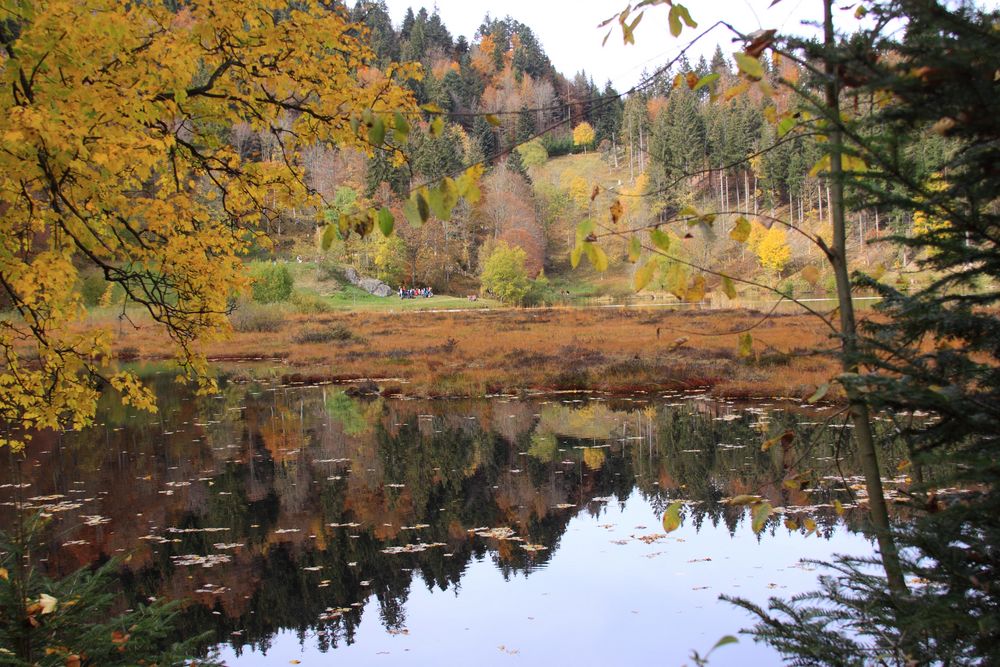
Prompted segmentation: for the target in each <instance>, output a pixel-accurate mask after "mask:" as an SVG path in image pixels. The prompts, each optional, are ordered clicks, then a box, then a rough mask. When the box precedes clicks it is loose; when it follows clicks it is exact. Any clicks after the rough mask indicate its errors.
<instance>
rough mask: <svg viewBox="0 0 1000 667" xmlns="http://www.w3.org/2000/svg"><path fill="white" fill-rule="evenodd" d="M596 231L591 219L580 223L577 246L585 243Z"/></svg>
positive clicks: (577, 232)
mask: <svg viewBox="0 0 1000 667" xmlns="http://www.w3.org/2000/svg"><path fill="white" fill-rule="evenodd" d="M593 231H594V221H593V220H591V219H590V218H585V219H583V220H581V221H580V223H579V224H578V225H577V226H576V242H577V245H579V244H580V243H583V241H584V239H586V238H587V237H588V236H590V234H591V232H593Z"/></svg>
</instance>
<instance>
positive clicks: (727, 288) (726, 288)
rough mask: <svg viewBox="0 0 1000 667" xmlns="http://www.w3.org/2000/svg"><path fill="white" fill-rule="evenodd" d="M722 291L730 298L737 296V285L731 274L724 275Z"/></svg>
mask: <svg viewBox="0 0 1000 667" xmlns="http://www.w3.org/2000/svg"><path fill="white" fill-rule="evenodd" d="M722 293H723V294H725V295H726V296H727V297H728V298H730V299H735V298H736V285H734V284H733V279H732V278H730V277H729V276H722Z"/></svg>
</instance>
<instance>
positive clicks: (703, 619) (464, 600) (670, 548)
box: [222, 493, 873, 667]
mask: <svg viewBox="0 0 1000 667" xmlns="http://www.w3.org/2000/svg"><path fill="white" fill-rule="evenodd" d="M570 511H572V510H570ZM608 524H611V526H608ZM639 526H645V527H644V528H639ZM770 529H771V527H770V526H769V530H770ZM774 531H775V533H774V535H769V534H766V533H765V534H764V536H763V537H762V539H760V540H759V541H758V539H757V537H756V536H755V535H754V534H753V533H752V531H751V530H750V526H749V524H748V523H746V522H744V523H741V524H740V526H739V527H738V528H737V530H736V533H735V535H733V536H730V535H729V531H728V530H727V529H726V528H725V526H720V527H717V528H715V527H712V526H711V525H710V524H708V523H706V524H705V525H704V526H702V529H701V531H700V532H695V530H694V528H693V527H691V526H690V525H687V524H686V525H685V526H682V527H681V528H680V529H679V530H677V531H676V532H674V533H672V534H671V535H670V536H668V537H665V538H663V539H661V540H659V541H656V542H653V543H652V544H645V543H643V542H641V541H639V540H637V539H634V538H632V537H631V536H637V537H638V536H643V535H650V534H654V533H662V526H661V525H660V523H659V521H658V519H657V517H656V514H655V513H654V511H653V509H652V508H651V507H650V506H649V505H648V504H647V503H646V502H645V501H644V500H643V499H642V498H641V496H639V494H638V493H633V495H632V497H631V498H630V500H629V502H628V503H627V505H626V507H625V508H624V510H621V509H619V506H618V504H617V503H616V502H611V503H609V504H608V505H607V506H606V510H605V511H604V512H602V513H601V515H600V516H599V517H596V518H595V517H591V516H589V515H586V514H580V515H578V516H576V517H575V518H574V519H573V520H572V521H571V522H570V524H569V528H568V530H567V531H566V533H565V534H564V535H563V536H562V538H561V541H560V544H559V547H558V549H557V551H556V553H555V554H554V555H553V557H552V560H551V561H550V562H549V563H548V564H547V565H546V567H544V568H543V569H539V570H536V571H534V572H532V573H531V574H530V575H529V576H528V577H525V576H524V575H523V574H514V575H513V576H512V577H511V579H510V580H509V581H504V579H503V576H502V574H501V573H500V571H498V570H497V568H496V567H495V565H494V564H493V563H492V562H491V561H490V560H489V559H486V560H483V561H474V562H472V563H471V564H470V565H469V567H468V568H467V570H466V572H465V573H464V575H463V576H462V580H461V585H460V588H459V589H458V590H457V591H456V590H453V589H449V590H447V591H440V590H437V589H435V590H434V591H433V592H431V591H428V590H427V588H426V587H425V586H424V585H423V584H422V583H421V582H420V581H415V582H414V583H413V586H412V588H411V590H410V594H409V598H408V599H407V601H406V603H405V616H406V623H405V627H406V628H407V630H408V631H409V634H405V635H404V634H399V635H395V636H391V635H387V634H386V632H385V629H384V628H383V626H382V625H381V623H380V622H379V620H378V614H379V607H378V602H377V601H376V600H375V599H374V598H372V599H370V600H369V601H368V604H367V606H366V608H365V613H364V619H363V622H362V623H361V624H360V626H359V628H358V630H357V634H356V636H355V642H354V643H353V644H351V645H346V644H341V645H340V646H339V647H338V648H336V649H331V651H330V652H329V653H327V654H324V653H321V652H320V651H319V650H318V649H317V647H316V641H315V639H314V638H311V637H307V638H306V640H305V642H304V643H303V644H302V645H300V643H299V639H298V636H297V634H296V633H295V632H293V631H287V630H286V631H284V632H281V633H279V634H278V635H277V636H276V637H274V639H273V643H272V646H271V648H270V649H269V650H268V652H267V655H262V654H260V653H254V652H251V651H249V650H247V651H246V652H245V653H244V654H243V655H242V656H241V657H240V658H239V659H236V658H235V655H234V654H233V652H232V648H231V647H229V646H225V647H223V652H222V657H223V659H224V660H225V661H226V662H227V664H232V663H238V664H240V665H273V664H288V661H289V660H301V664H303V665H311V664H329V663H331V662H334V661H336V662H338V663H341V664H350V665H368V664H372V665H385V664H408V665H424V664H428V665H429V664H434V665H443V664H475V665H509V664H542V663H545V664H551V665H628V664H640V663H647V662H651V663H653V664H660V665H682V664H690V660H689V659H688V657H689V655H690V652H691V650H692V649H695V650H698V651H699V652H701V653H702V654H704V652H705V651H707V650H708V649H709V648H711V646H712V645H713V644H715V642H716V641H717V640H718V639H719V638H721V637H722V636H723V635H726V634H733V635H735V634H737V632H738V630H739V629H740V628H742V627H745V626H747V625H750V623H751V619H750V617H749V615H748V614H747V613H746V612H744V611H743V610H742V609H738V608H736V607H734V606H733V605H731V604H729V603H727V602H723V601H720V600H718V596H719V595H720V594H722V593H728V594H730V595H738V596H742V597H746V598H748V599H750V600H752V601H754V602H757V603H761V604H763V603H765V602H766V600H767V598H768V597H769V596H774V595H779V596H781V597H789V596H791V595H792V594H794V593H798V592H802V591H806V590H811V589H813V588H814V587H815V579H816V575H817V572H815V571H811V566H809V567H810V569H809V570H807V569H804V568H803V567H801V566H797V564H798V562H799V560H800V559H802V558H814V559H825V558H829V557H830V556H831V555H832V554H833V553H851V554H853V555H862V554H868V553H871V552H872V550H873V548H872V546H871V545H870V544H869V543H868V542H867V540H865V538H864V537H863V536H861V535H856V534H851V533H849V532H848V531H847V530H846V529H845V528H844V527H843V526H839V527H838V528H837V529H836V533H835V535H834V536H833V538H832V539H830V540H824V539H819V538H817V537H816V536H813V537H811V538H804V537H803V536H802V535H801V534H799V533H796V534H792V535H790V534H789V533H788V531H787V530H786V529H784V528H783V527H780V526H779V527H777V528H774ZM614 540H627V542H626V544H624V545H619V544H616V543H614ZM706 558H711V560H703V559H706ZM501 647H502V648H501ZM248 648H249V647H248ZM780 663H781V661H780V659H779V658H778V656H777V655H776V654H775V653H774V652H773V651H772V650H771V649H769V648H767V647H765V646H762V645H755V644H754V643H753V642H752V640H751V639H750V638H748V637H740V642H739V644H734V645H729V646H725V647H722V648H720V649H719V650H718V651H717V652H716V653H714V654H713V655H712V658H711V662H710V664H711V665H712V667H722V666H725V665H769V664H780Z"/></svg>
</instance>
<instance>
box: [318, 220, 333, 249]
mask: <svg viewBox="0 0 1000 667" xmlns="http://www.w3.org/2000/svg"><path fill="white" fill-rule="evenodd" d="M336 238H337V226H336V225H327V226H326V227H324V228H323V237H322V238H321V239H320V247H321V248H323V250H329V249H330V246H331V245H333V240H334V239H336Z"/></svg>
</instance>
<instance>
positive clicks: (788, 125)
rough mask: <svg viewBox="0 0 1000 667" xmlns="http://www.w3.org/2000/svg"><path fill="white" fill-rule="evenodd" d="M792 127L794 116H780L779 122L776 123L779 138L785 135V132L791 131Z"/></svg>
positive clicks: (793, 125)
mask: <svg viewBox="0 0 1000 667" xmlns="http://www.w3.org/2000/svg"><path fill="white" fill-rule="evenodd" d="M793 127H795V119H794V118H792V117H791V116H786V117H785V118H782V119H781V122H780V123H778V137H779V138H780V137H783V136H785V135H786V134H788V133H789V132H791V131H792V128H793Z"/></svg>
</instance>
